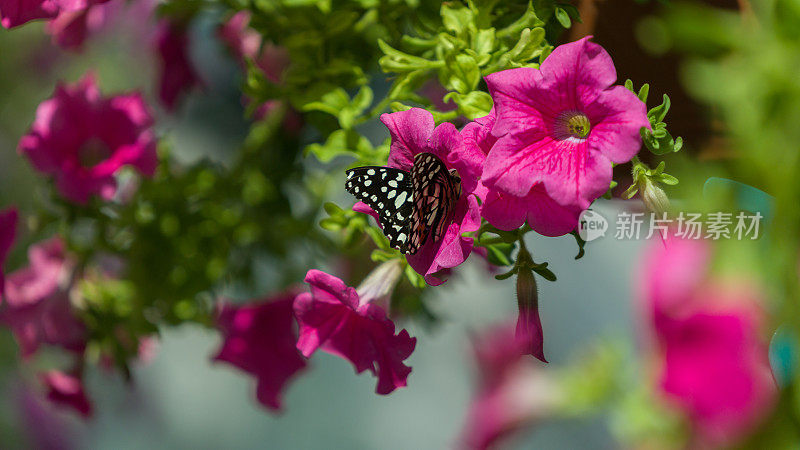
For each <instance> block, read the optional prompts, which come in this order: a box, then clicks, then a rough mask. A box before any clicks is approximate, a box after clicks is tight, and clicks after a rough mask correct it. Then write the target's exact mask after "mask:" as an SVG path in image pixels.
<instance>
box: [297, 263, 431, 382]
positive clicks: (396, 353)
mask: <svg viewBox="0 0 800 450" xmlns="http://www.w3.org/2000/svg"><path fill="white" fill-rule="evenodd" d="M305 281H306V283H308V284H309V285H311V292H305V293H302V294H300V295H298V296H297V298H296V299H295V301H294V312H295V316H296V317H297V323H298V324H299V325H300V339H298V340H297V348H298V349H299V350H300V351H301V352H302V353H303V355H305V356H306V357H310V356H311V355H312V354H313V353H314V352H315V351H316V350H317V349H322V350H323V351H325V352H328V353H330V354H332V355H336V356H339V357H341V358H344V359H346V360H349V361H350V362H351V363H352V364H353V366H354V367H355V369H356V372H357V373H361V372H363V371H365V370H367V369H369V370H370V371H371V372H372V373H373V375H375V376H377V377H378V385H377V388H376V392H377V393H378V394H382V395H385V394H389V393H390V392H392V391H394V390H395V389H397V388H399V387H404V386H406V380H407V378H408V375H409V374H410V373H411V367H408V366H406V365H405V364H403V361H404V360H405V359H406V358H408V357H409V356H411V353H412V352H413V351H414V347H415V346H416V344H417V339H416V338H412V337H410V336H409V335H408V332H407V331H406V330H402V331H400V332H399V333H397V334H395V326H394V322H392V321H391V320H390V319H388V318H387V317H386V311H385V310H384V309H383V308H381V307H380V306H378V305H376V304H374V303H372V301H373V300H376V299H377V298H379V297H376V294H375V292H377V291H381V292H385V289H383V288H377V289H376V287H375V286H377V285H380V284H382V280H373V281H374V283H370V286H362V288H361V289H360V292H361V294H360V293H359V292H357V291H356V290H355V289H353V288H351V287H348V286H347V285H345V284H344V282H343V281H342V280H340V279H338V278H336V277H334V276H333V275H328V274H327V273H324V272H320V271H319V270H309V271H308V274H306V280H305ZM365 284H366V283H365Z"/></svg>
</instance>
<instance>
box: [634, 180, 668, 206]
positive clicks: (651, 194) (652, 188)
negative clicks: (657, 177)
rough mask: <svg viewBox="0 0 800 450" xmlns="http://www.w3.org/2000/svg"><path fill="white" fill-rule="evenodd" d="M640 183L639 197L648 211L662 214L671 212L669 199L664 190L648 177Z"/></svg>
mask: <svg viewBox="0 0 800 450" xmlns="http://www.w3.org/2000/svg"><path fill="white" fill-rule="evenodd" d="M642 178H643V181H641V182H640V183H639V195H641V197H642V202H644V206H645V208H647V210H648V211H651V212H654V213H657V214H662V213H665V212H667V211H668V210H669V198H667V194H666V193H665V192H664V190H663V189H661V188H660V187H658V185H657V184H656V183H655V182H653V181H652V180H650V179H649V178H647V177H642Z"/></svg>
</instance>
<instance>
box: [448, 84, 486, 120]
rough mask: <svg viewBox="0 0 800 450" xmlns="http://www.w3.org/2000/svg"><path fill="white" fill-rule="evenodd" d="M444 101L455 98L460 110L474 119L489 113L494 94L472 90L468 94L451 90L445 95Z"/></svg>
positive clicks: (454, 100) (468, 117) (467, 116)
mask: <svg viewBox="0 0 800 450" xmlns="http://www.w3.org/2000/svg"><path fill="white" fill-rule="evenodd" d="M443 100H444V101H446V102H448V101H450V100H453V102H455V104H456V105H458V112H459V113H461V114H463V115H464V116H465V117H466V118H467V119H470V120H473V119H477V118H478V117H483V116H485V115H487V114H489V111H491V109H492V104H493V102H492V96H490V95H489V94H488V93H486V92H483V91H472V92H470V93H469V94H467V95H462V94H459V93H458V92H451V93H449V94H447V95H445V96H444V98H443Z"/></svg>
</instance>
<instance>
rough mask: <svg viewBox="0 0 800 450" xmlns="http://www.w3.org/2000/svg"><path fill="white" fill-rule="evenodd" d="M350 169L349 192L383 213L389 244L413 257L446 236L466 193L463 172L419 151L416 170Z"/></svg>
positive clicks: (380, 218)
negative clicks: (450, 168) (462, 184)
mask: <svg viewBox="0 0 800 450" xmlns="http://www.w3.org/2000/svg"><path fill="white" fill-rule="evenodd" d="M346 173H347V181H346V182H345V187H346V188H347V191H348V192H350V193H351V194H353V195H354V196H355V197H356V198H357V199H359V200H361V201H363V202H364V203H366V204H367V205H369V206H370V207H371V208H372V209H374V210H375V212H377V213H378V217H379V221H380V224H381V227H382V228H383V233H384V234H385V235H386V237H387V238H388V239H389V244H390V245H391V246H392V247H394V248H396V249H398V250H400V251H401V252H403V253H406V254H410V255H413V254H415V253H416V252H417V251H418V250H419V249H420V247H422V246H423V245H425V242H427V240H428V238H429V237H430V238H431V239H432V240H433V241H437V240H438V239H440V238H441V237H442V236H443V235H444V232H445V230H446V226H447V224H448V223H449V220H448V219H449V218H450V216H451V215H452V213H453V210H454V209H455V205H456V202H457V201H458V198H459V197H460V196H461V178H460V177H459V176H458V172H456V171H455V170H451V171H449V172H448V170H447V166H446V165H445V164H444V162H443V161H442V160H441V159H439V158H438V157H437V156H436V155H434V154H432V153H427V152H423V153H420V154H418V155H417V156H416V157H415V158H414V165H413V167H412V168H411V172H410V173H409V172H406V171H404V170H400V169H394V168H390V167H377V166H367V167H357V168H355V169H351V170H348V171H347V172H346Z"/></svg>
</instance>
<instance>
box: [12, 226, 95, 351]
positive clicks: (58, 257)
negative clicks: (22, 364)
mask: <svg viewBox="0 0 800 450" xmlns="http://www.w3.org/2000/svg"><path fill="white" fill-rule="evenodd" d="M28 262H29V266H28V267H25V268H22V269H19V270H17V271H16V272H13V273H12V274H10V275H9V276H8V278H7V279H6V282H5V295H4V296H3V302H2V305H0V322H2V323H3V324H5V325H7V326H8V327H10V328H11V330H12V331H13V333H14V336H15V337H16V339H17V343H18V344H19V346H20V351H21V354H22V357H23V358H28V357H30V356H31V355H33V354H34V353H35V352H36V350H38V349H39V346H40V345H41V344H49V345H56V346H59V347H62V348H64V349H67V350H70V351H74V352H82V351H83V349H84V347H85V346H86V329H85V328H84V326H83V323H82V322H81V321H80V320H78V318H77V317H75V315H74V313H73V311H72V305H71V304H70V301H69V295H68V292H67V291H66V289H65V287H64V286H63V285H64V284H66V283H68V281H69V280H68V278H69V276H70V274H69V272H70V270H71V262H70V261H69V260H68V259H67V257H66V255H65V254H64V243H63V242H62V241H61V239H59V238H52V239H50V240H48V241H44V242H41V243H39V244H36V245H33V246H31V248H30V249H29V250H28Z"/></svg>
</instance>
